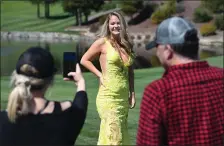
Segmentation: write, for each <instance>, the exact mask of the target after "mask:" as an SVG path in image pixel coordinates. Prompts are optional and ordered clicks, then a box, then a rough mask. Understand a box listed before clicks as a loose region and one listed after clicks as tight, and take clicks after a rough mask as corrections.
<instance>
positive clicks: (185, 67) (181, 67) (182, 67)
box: [163, 61, 209, 76]
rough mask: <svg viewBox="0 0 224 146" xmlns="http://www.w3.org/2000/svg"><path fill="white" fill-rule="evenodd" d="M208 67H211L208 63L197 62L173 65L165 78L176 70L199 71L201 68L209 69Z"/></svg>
mask: <svg viewBox="0 0 224 146" xmlns="http://www.w3.org/2000/svg"><path fill="white" fill-rule="evenodd" d="M207 67H209V64H208V62H207V61H195V62H191V63H186V64H178V65H173V66H170V67H168V68H167V69H166V71H165V73H164V74H163V76H166V75H167V74H168V73H170V72H173V71H176V70H189V69H199V68H207Z"/></svg>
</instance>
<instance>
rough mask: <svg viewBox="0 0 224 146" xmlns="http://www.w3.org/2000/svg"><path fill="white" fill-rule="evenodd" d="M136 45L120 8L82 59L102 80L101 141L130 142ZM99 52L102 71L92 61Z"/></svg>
mask: <svg viewBox="0 0 224 146" xmlns="http://www.w3.org/2000/svg"><path fill="white" fill-rule="evenodd" d="M132 47H133V45H132V42H131V39H130V37H129V35H128V33H127V23H126V21H125V19H124V17H123V16H122V15H121V14H120V13H119V12H112V13H110V14H109V15H108V17H107V18H106V20H105V22H104V24H103V26H102V31H101V33H100V34H99V38H98V39H97V40H96V41H95V42H94V43H93V44H92V45H91V46H90V48H89V49H88V50H87V52H86V53H85V54H84V55H83V57H82V59H81V64H82V65H83V66H85V67H86V68H87V69H89V70H90V71H91V72H92V73H93V74H94V75H96V77H97V78H98V79H99V82H100V85H99V91H98V95H97V98H96V105H97V111H98V113H99V116H100V118H101V124H100V132H99V138H98V143H97V144H98V145H130V142H129V134H128V129H127V120H128V111H129V108H134V106H135V92H134V72H133V67H132V64H133V61H134V52H133V50H132ZM97 56H99V62H100V66H101V71H99V70H98V69H97V68H96V67H95V66H94V65H93V63H92V61H93V59H94V58H96V57H97Z"/></svg>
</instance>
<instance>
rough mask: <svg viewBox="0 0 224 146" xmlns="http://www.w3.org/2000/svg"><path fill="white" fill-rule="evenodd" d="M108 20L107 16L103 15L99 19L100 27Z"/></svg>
mask: <svg viewBox="0 0 224 146" xmlns="http://www.w3.org/2000/svg"><path fill="white" fill-rule="evenodd" d="M106 18H107V15H103V16H101V17H100V18H99V23H100V25H102V24H103V23H104V22H105V20H106Z"/></svg>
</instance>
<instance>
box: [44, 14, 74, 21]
mask: <svg viewBox="0 0 224 146" xmlns="http://www.w3.org/2000/svg"><path fill="white" fill-rule="evenodd" d="M72 16H73V15H72V14H67V15H55V16H49V17H47V18H46V17H44V16H42V17H40V19H50V20H60V19H66V18H69V17H72Z"/></svg>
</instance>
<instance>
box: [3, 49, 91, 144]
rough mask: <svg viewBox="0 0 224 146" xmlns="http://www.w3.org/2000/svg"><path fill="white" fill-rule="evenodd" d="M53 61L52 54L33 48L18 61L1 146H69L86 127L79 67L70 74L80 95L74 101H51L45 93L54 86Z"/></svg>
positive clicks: (83, 82)
mask: <svg viewBox="0 0 224 146" xmlns="http://www.w3.org/2000/svg"><path fill="white" fill-rule="evenodd" d="M56 71H57V70H56V69H55V67H54V59H53V56H52V55H51V53H50V52H48V51H47V50H45V49H42V48H40V47H31V48H29V49H28V50H26V51H25V52H24V53H23V54H22V55H21V56H20V57H19V59H18V62H17V64H16V69H15V70H14V71H13V73H12V76H11V85H12V90H11V92H10V94H9V98H8V104H7V109H6V110H5V111H1V113H0V146H6V145H7V146H8V145H13V146H17V145H18V146H19V145H29V146H32V145H70V146H73V145H74V143H75V140H76V138H77V136H78V134H79V132H80V130H81V128H82V126H83V124H84V121H85V118H86V111H87V105H88V99H87V94H86V92H85V80H84V78H83V76H82V72H81V69H80V67H79V65H78V64H77V66H76V72H70V73H69V74H68V75H69V76H72V77H73V80H71V79H67V78H65V79H64V80H65V81H74V82H75V83H76V85H77V92H76V95H75V99H74V100H73V101H64V102H58V101H49V100H47V99H46V98H45V93H46V91H47V89H48V88H49V86H51V85H52V83H53V78H54V74H55V73H56Z"/></svg>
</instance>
